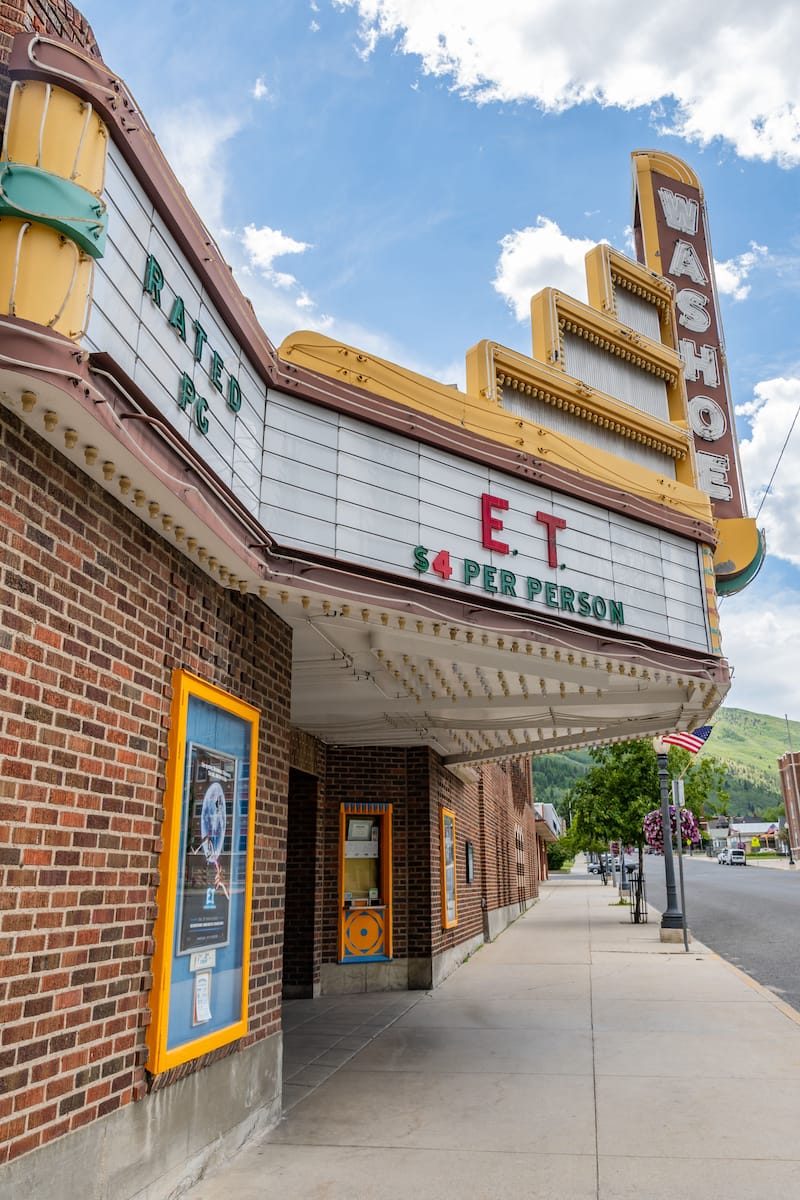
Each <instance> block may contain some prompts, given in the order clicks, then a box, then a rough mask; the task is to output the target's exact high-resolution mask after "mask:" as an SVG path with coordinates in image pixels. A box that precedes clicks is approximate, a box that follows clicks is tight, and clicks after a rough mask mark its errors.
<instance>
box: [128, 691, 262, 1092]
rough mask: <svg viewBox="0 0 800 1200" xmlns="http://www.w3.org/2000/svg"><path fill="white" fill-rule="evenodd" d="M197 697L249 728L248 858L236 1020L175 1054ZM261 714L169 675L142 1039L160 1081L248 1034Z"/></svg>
mask: <svg viewBox="0 0 800 1200" xmlns="http://www.w3.org/2000/svg"><path fill="white" fill-rule="evenodd" d="M193 697H195V698H197V699H199V700H203V701H205V702H206V703H208V704H211V705H214V706H215V707H217V708H219V709H221V710H222V711H223V712H226V713H230V714H231V715H232V716H235V717H238V718H239V719H240V720H242V721H244V722H246V723H247V724H249V726H250V737H249V753H250V770H249V793H248V822H247V852H246V859H245V892H244V902H243V909H244V911H243V927H242V965H241V972H242V988H241V1006H240V1012H239V1016H238V1019H236V1020H234V1021H233V1022H232V1023H231V1024H230V1025H226V1026H225V1027H224V1028H222V1029H219V1030H215V1031H214V1032H212V1033H208V1034H200V1035H198V1037H197V1038H195V1039H192V1040H191V1041H189V1042H186V1043H184V1044H182V1045H180V1046H176V1047H174V1048H173V1049H168V1047H167V1037H168V1032H169V1010H170V995H171V982H172V962H173V946H174V944H175V921H176V899H177V893H178V874H179V868H180V863H179V854H180V841H181V822H182V809H183V790H184V779H185V773H186V754H187V744H188V743H187V717H188V711H189V702H190V700H191V699H192V698H193ZM258 725H259V712H258V710H257V709H256V708H254V707H253V706H252V705H251V704H247V703H246V702H245V701H244V700H240V699H238V698H237V697H236V696H233V695H231V693H229V692H225V691H223V690H222V688H219V687H216V686H215V685H214V684H211V683H208V682H207V681H205V680H203V679H200V678H199V677H198V676H196V675H193V674H192V673H191V672H189V671H186V670H184V669H183V668H178V669H177V670H175V671H174V672H173V675H172V703H171V707H170V728H169V738H168V743H167V754H168V757H167V780H166V791H165V793H164V825H163V831H162V841H163V848H162V851H161V855H160V858H159V874H160V880H159V885H158V889H157V892H156V903H157V905H158V914H157V917H156V922H155V928H154V931H153V936H154V939H155V950H154V952H153V960H152V973H153V986H152V989H151V992H150V998H149V1004H150V1011H151V1014H152V1020H151V1022H150V1024H149V1026H148V1028H147V1033H146V1037H145V1041H146V1045H147V1050H148V1060H147V1064H146V1066H147V1070H148V1071H150V1072H151V1073H152V1074H154V1075H160V1074H162V1073H163V1072H164V1071H168V1070H170V1069H171V1068H172V1067H177V1066H180V1065H181V1064H182V1063H185V1062H189V1061H190V1060H192V1059H195V1058H200V1057H201V1055H203V1054H207V1053H209V1051H212V1050H217V1049H219V1047H220V1046H225V1045H227V1044H228V1043H229V1042H233V1041H236V1040H237V1039H239V1038H241V1037H244V1036H245V1034H246V1033H247V1029H248V1003H249V985H250V925H251V910H252V897H253V850H254V840H255V839H254V836H253V827H254V823H255V804H256V775H257V764H258Z"/></svg>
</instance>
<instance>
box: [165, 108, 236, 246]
mask: <svg viewBox="0 0 800 1200" xmlns="http://www.w3.org/2000/svg"><path fill="white" fill-rule="evenodd" d="M243 124H244V121H243V118H242V117H240V116H227V117H220V116H219V115H217V114H216V113H214V112H213V111H212V110H210V109H207V108H205V107H204V106H203V105H202V104H199V103H194V104H189V105H185V106H183V107H182V108H180V109H174V110H173V111H172V112H169V113H167V114H166V115H165V116H164V117H162V119H161V120H160V121H159V122H158V131H159V141H160V143H161V149H162V150H163V151H164V154H165V156H166V158H167V160H168V162H169V165H170V166H171V167H172V169H173V171H174V172H175V174H176V175H177V177H178V179H179V180H180V181H181V183H182V184H183V187H184V189H185V191H186V194H187V196H188V197H189V199H190V200H191V202H192V204H193V205H194V207H195V208H196V209H197V211H198V213H199V214H200V216H201V217H202V219H203V220H204V221H205V223H206V225H207V226H208V227H209V229H210V230H212V232H213V231H216V230H218V229H219V228H220V226H221V225H222V212H223V205H224V200H225V187H226V163H225V155H224V147H225V144H226V143H227V142H229V141H230V140H231V138H232V137H234V136H235V135H236V134H237V133H238V132H239V130H240V129H241V128H242V126H243Z"/></svg>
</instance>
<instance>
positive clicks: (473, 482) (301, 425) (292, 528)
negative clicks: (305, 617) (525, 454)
mask: <svg viewBox="0 0 800 1200" xmlns="http://www.w3.org/2000/svg"><path fill="white" fill-rule="evenodd" d="M261 496H262V504H261V509H260V519H261V521H262V522H263V524H264V525H265V526H266V528H268V529H269V530H270V532H271V533H272V535H273V536H274V537H275V538H276V540H277V541H278V542H280V543H282V544H283V545H285V546H292V547H295V548H298V549H299V550H300V551H302V550H303V549H307V550H310V551H313V552H315V553H316V554H318V555H321V556H324V557H325V558H329V559H334V560H339V561H343V562H347V563H349V564H359V565H361V566H364V567H367V568H370V569H372V570H375V571H380V572H382V573H384V574H386V573H388V574H391V575H393V576H395V577H400V578H401V579H404V580H406V581H408V582H417V583H418V582H420V581H423V582H424V583H425V584H426V586H427V587H428V588H443V589H445V588H446V589H447V590H448V591H449V592H450V593H457V594H459V595H460V597H461V598H471V599H472V600H473V602H476V603H486V602H487V601H489V602H493V603H499V604H504V605H507V606H509V607H511V608H514V609H516V610H517V611H522V612H524V613H526V614H527V615H529V616H536V617H537V618H548V617H549V618H562V619H563V618H565V619H567V620H569V621H571V622H573V623H575V624H578V625H587V626H590V627H595V628H602V629H605V630H606V631H611V630H612V629H617V630H620V631H622V632H624V633H625V634H627V635H628V636H638V637H643V638H651V639H656V640H659V641H664V642H671V643H673V644H675V645H680V646H686V647H690V648H691V649H694V650H698V651H701V652H703V653H708V651H709V650H710V649H711V646H710V634H709V627H708V614H707V609H706V592H705V577H704V574H703V566H702V547H701V546H699V545H698V543H696V542H694V541H692V540H691V539H689V538H686V537H682V536H680V535H679V534H676V533H672V532H671V531H668V530H665V529H659V528H657V527H656V526H653V525H649V524H646V523H645V522H643V521H638V520H636V519H635V518H634V517H632V516H627V515H625V514H623V513H617V512H613V511H610V510H608V509H606V508H603V507H602V506H601V505H599V504H592V503H590V502H589V501H586V500H583V499H582V498H579V497H577V496H573V495H568V494H566V493H559V492H555V491H553V490H551V489H550V488H547V487H545V486H543V485H540V484H537V483H534V482H532V481H529V480H523V479H520V478H517V477H513V476H510V475H507V474H505V473H504V472H502V471H500V470H497V469H495V468H492V467H489V466H488V465H484V464H480V463H477V462H473V461H468V460H466V459H463V458H460V457H459V456H458V455H457V454H451V453H448V452H447V451H445V450H443V449H438V448H435V447H432V446H428V445H426V444H424V443H421V442H418V441H415V440H414V439H413V438H412V437H410V436H407V435H405V434H400V433H395V432H392V431H390V430H385V429H384V430H381V429H378V428H376V427H375V426H373V425H370V424H369V423H367V422H363V421H358V420H356V419H355V418H353V417H350V416H344V415H339V414H335V413H331V412H329V411H325V410H324V409H321V408H319V407H318V406H315V405H312V404H309V403H307V402H305V401H303V400H302V399H301V398H300V397H296V396H288V395H285V394H280V393H276V392H272V391H270V392H269V394H268V400H267V427H266V436H265V453H264V473H263V481H262V490H261Z"/></svg>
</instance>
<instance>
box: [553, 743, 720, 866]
mask: <svg viewBox="0 0 800 1200" xmlns="http://www.w3.org/2000/svg"><path fill="white" fill-rule="evenodd" d="M590 753H591V758H592V761H593V763H594V765H593V766H592V767H591V768H590V770H589V771H588V772H587V774H586V775H585V776H584V777H583V779H581V780H579V781H578V782H577V783H576V784H575V786H574V787H573V788H572V789H571V790H570V792H569V793H568V795H567V797H566V799H567V800H568V802H569V805H570V808H571V811H572V827H571V829H570V831H569V834H568V835H567V836H568V838H569V839H570V842H569V846H570V849H571V851H572V852H573V853H577V852H579V851H581V850H583V851H586V852H588V853H593V854H599V853H602V852H603V851H604V850H607V849H608V846H609V844H610V843H611V842H619V843H620V844H621V845H622V846H636V847H637V848H638V850H639V866H640V868H641V865H642V853H643V849H644V831H643V829H642V822H643V821H644V818H645V816H646V815H647V813H648V812H650V811H651V810H652V809H654V808H658V807H660V804H661V792H660V785H659V779H658V762H657V758H656V753H655V750H654V749H653V744H652V742H650V741H649V740H645V739H639V740H638V741H631V742H619V743H616V744H615V745H613V746H600V747H597V748H595V749H594V750H592V751H591V752H590ZM667 765H668V768H669V773H670V776H671V777H672V778H673V779H676V778H678V776H680V775H682V776H683V780H684V794H685V797H686V807H687V808H689V809H691V811H692V812H693V813H694V815H695V817H696V818H697V819H698V820H701V819H704V818H706V817H708V816H711V815H713V814H715V813H723V814H724V813H727V806H728V799H729V797H728V793H727V792H726V791H725V788H724V786H723V783H724V776H725V766H724V764H723V763H720V762H719V761H718V760H717V759H716V758H714V757H713V756H708V757H704V758H702V759H700V761H699V762H698V761H697V759H695V758H694V756H693V755H691V754H690V753H689V752H688V750H682V749H681V748H680V747H679V746H672V747H670V751H669V756H668V759H667Z"/></svg>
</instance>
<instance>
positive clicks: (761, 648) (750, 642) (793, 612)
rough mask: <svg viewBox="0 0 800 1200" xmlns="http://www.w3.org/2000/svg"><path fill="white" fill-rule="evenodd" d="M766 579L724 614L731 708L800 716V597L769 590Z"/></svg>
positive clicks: (727, 606) (727, 604) (787, 591)
mask: <svg viewBox="0 0 800 1200" xmlns="http://www.w3.org/2000/svg"><path fill="white" fill-rule="evenodd" d="M762 578H763V576H760V577H759V578H758V579H757V580H756V581H755V583H752V584H751V585H750V587H749V588H747V589H746V590H745V591H744V592H741V593H740V594H739V595H738V596H731V597H729V598H728V599H726V600H725V601H724V602H723V604H722V607H721V610H720V628H721V631H722V650H723V653H724V654H725V657H726V658H727V659H728V661H729V662H730V664H731V666H732V668H733V686H732V687H731V690H730V692H729V693H728V695H727V697H726V699H725V703H726V704H727V705H730V706H732V707H734V708H745V709H748V710H749V711H750V712H761V713H771V714H772V715H773V716H776V717H782V716H783V715H784V713H785V712H786V711H787V709H788V711H789V713H790V714H797V713H798V712H800V594H798V592H797V591H796V590H794V589H791V588H789V589H785V590H769V589H768V588H767V587H766V586H765V585H763V584H762V582H761V580H762ZM710 744H711V743H710ZM795 749H796V747H795Z"/></svg>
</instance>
